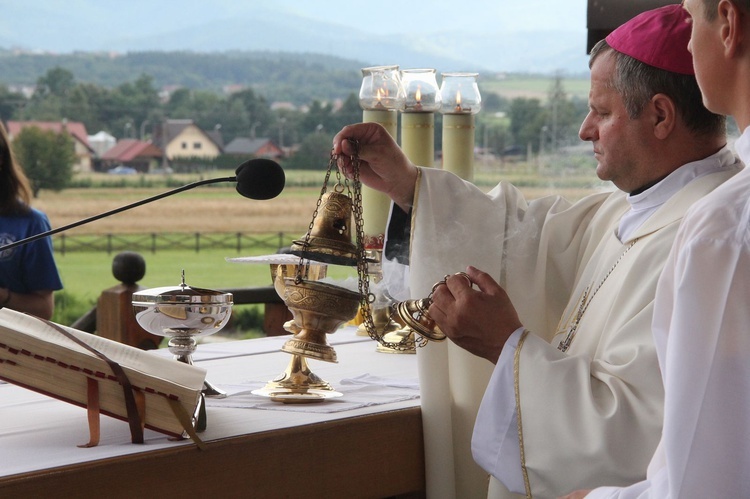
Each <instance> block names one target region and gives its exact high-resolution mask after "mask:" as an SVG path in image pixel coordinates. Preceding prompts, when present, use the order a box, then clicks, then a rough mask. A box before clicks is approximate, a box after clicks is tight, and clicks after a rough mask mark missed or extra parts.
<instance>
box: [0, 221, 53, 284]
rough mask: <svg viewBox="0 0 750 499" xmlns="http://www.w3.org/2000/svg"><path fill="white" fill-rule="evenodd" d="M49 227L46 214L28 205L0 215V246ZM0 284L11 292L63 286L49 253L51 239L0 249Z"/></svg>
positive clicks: (46, 238) (50, 250) (46, 229)
mask: <svg viewBox="0 0 750 499" xmlns="http://www.w3.org/2000/svg"><path fill="white" fill-rule="evenodd" d="M48 230H50V224H49V220H48V219H47V215H45V214H44V213H42V212H41V211H39V210H37V209H34V208H31V210H29V212H28V213H24V214H21V215H3V216H0V246H3V245H5V244H9V243H12V242H15V241H20V240H21V239H25V238H27V237H31V236H34V235H36V234H39V233H41V232H45V231H48ZM0 287H2V288H8V289H9V290H11V291H12V292H14V293H31V292H34V291H42V290H53V291H56V290H59V289H62V287H63V285H62V281H61V280H60V274H59V273H58V271H57V266H56V265H55V259H54V257H53V255H52V239H51V238H49V237H45V238H42V239H38V240H36V241H34V242H31V243H28V244H25V245H21V246H16V247H15V248H11V249H9V250H5V251H0Z"/></svg>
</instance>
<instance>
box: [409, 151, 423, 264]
mask: <svg viewBox="0 0 750 499" xmlns="http://www.w3.org/2000/svg"><path fill="white" fill-rule="evenodd" d="M421 184H422V167H421V166H418V167H417V180H416V181H415V183H414V199H413V200H412V202H411V222H410V223H411V229H410V231H409V261H411V249H412V248H413V247H414V241H413V240H412V239H413V238H414V230H415V226H416V224H417V201H418V200H419V186H420V185H421Z"/></svg>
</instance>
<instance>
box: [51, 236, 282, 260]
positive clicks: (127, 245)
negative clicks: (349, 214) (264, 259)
mask: <svg viewBox="0 0 750 499" xmlns="http://www.w3.org/2000/svg"><path fill="white" fill-rule="evenodd" d="M291 242H292V236H291V235H290V234H286V233H284V232H276V233H271V234H268V233H265V234H257V233H248V232H150V233H146V234H96V235H67V234H64V233H62V234H58V235H56V236H53V238H52V245H53V247H54V251H55V252H56V253H58V254H61V255H64V254H66V253H73V252H86V251H88V252H107V253H108V254H111V253H114V252H119V251H137V252H144V253H156V252H157V251H160V250H161V251H163V250H167V249H169V250H176V249H182V250H190V251H195V252H196V253H200V252H201V251H202V250H208V249H231V250H236V251H237V252H241V251H243V250H248V249H264V250H270V251H274V252H276V251H278V250H280V249H281V248H284V247H285V246H289V244H291Z"/></svg>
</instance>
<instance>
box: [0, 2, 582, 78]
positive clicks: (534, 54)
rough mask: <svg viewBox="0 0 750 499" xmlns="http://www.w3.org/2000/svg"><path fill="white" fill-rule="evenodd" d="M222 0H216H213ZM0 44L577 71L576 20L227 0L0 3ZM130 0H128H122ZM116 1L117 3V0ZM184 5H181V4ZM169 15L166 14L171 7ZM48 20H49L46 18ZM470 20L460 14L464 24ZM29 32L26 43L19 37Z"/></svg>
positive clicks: (452, 67)
mask: <svg viewBox="0 0 750 499" xmlns="http://www.w3.org/2000/svg"><path fill="white" fill-rule="evenodd" d="M214 1H215V2H216V3H217V5H218V6H219V7H221V6H223V7H225V8H226V7H227V5H228V4H227V2H226V0H224V1H222V0H214ZM1 3H3V4H4V5H3V7H2V8H3V15H2V16H1V17H0V48H6V49H10V48H13V47H18V48H23V49H26V50H42V51H53V52H72V51H87V52H88V51H115V52H133V51H154V50H158V51H186V50H187V51H196V52H204V53H211V52H223V51H230V50H242V51H258V50H260V51H276V52H290V53H297V54H299V53H318V54H327V55H335V56H338V57H341V58H343V59H349V60H354V61H362V64H364V65H382V64H398V65H400V66H401V67H402V68H407V67H432V68H436V69H437V70H438V71H441V72H443V71H478V72H480V73H481V72H488V71H489V72H539V73H551V72H555V71H563V72H565V73H568V74H572V75H578V74H585V73H587V71H588V68H587V56H586V53H585V52H586V50H585V45H586V39H585V38H586V35H585V33H586V31H585V26H576V27H575V28H577V29H571V30H570V31H563V30H554V31H553V30H550V29H547V30H538V31H527V32H523V31H508V30H500V29H498V31H497V32H496V33H495V32H493V33H491V34H487V33H480V32H470V31H467V30H466V28H463V29H456V30H454V31H441V32H439V34H435V33H433V34H425V33H424V32H420V33H412V34H409V33H404V34H372V33H370V32H364V31H362V30H357V29H353V28H352V27H351V26H348V25H344V24H341V23H335V22H324V21H319V20H314V19H310V18H309V17H306V16H303V15H295V14H291V13H289V11H287V10H284V8H283V7H282V6H280V5H276V3H275V2H274V4H271V5H266V6H263V7H260V6H257V5H254V6H252V7H249V5H250V4H254V3H256V2H248V3H247V4H244V3H243V2H234V5H233V7H232V9H234V10H235V11H236V15H234V16H232V17H223V18H222V17H220V16H221V12H220V10H221V9H220V8H219V7H217V9H216V11H217V12H216V13H215V15H213V16H210V17H209V18H206V19H203V18H201V17H193V18H191V19H190V21H189V22H188V21H185V20H184V19H183V20H182V21H181V22H177V21H176V20H175V22H169V23H167V22H164V21H159V19H164V18H165V16H167V14H168V12H167V11H169V10H170V9H172V10H173V9H174V4H172V3H170V2H150V3H149V8H148V9H143V10H140V11H139V10H138V9H128V10H123V9H125V8H124V7H120V6H118V7H113V5H115V4H113V3H111V2H90V1H86V0H66V2H39V1H37V2H36V3H37V4H38V5H35V6H34V9H35V11H34V13H33V15H29V12H28V7H26V6H25V5H26V4H27V2H1ZM129 3H130V2H129ZM212 3H213V2H212ZM117 5H124V4H117ZM185 8H186V9H188V8H189V7H188V6H187V5H186V6H185ZM174 15H175V16H176V14H174ZM50 20H54V22H50ZM467 24H470V23H463V24H460V26H466V25H467ZM29 40H33V42H29Z"/></svg>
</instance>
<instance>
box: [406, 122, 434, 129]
mask: <svg viewBox="0 0 750 499" xmlns="http://www.w3.org/2000/svg"><path fill="white" fill-rule="evenodd" d="M419 128H429V129H434V128H435V125H434V124H429V125H404V124H403V123H401V129H402V130H416V129H419Z"/></svg>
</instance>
